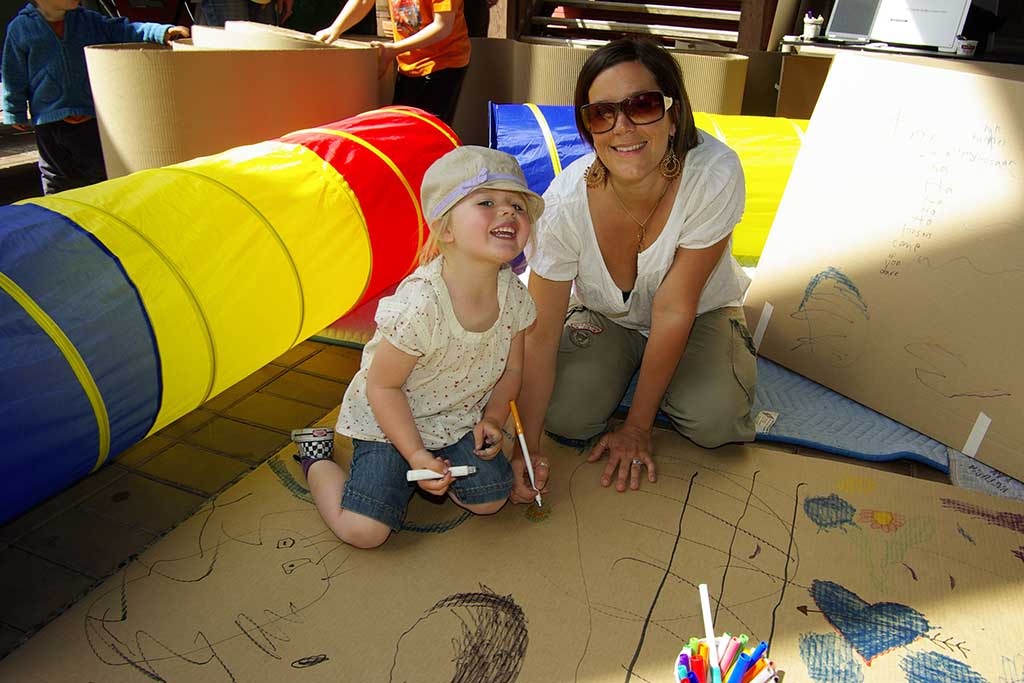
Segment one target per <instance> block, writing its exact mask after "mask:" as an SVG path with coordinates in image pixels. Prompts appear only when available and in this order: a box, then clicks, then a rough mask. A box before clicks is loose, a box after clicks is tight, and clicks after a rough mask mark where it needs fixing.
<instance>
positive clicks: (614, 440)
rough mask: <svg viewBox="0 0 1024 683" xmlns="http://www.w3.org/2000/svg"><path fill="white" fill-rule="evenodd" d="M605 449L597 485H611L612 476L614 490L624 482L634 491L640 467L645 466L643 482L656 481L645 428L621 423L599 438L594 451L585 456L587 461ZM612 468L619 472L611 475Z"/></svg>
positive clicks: (618, 489) (648, 434)
mask: <svg viewBox="0 0 1024 683" xmlns="http://www.w3.org/2000/svg"><path fill="white" fill-rule="evenodd" d="M606 451H607V453H608V464H607V465H605V467H604V472H602V473H601V486H611V483H612V477H613V476H614V477H615V479H616V482H615V489H616V490H617V491H618V492H619V493H622V492H623V491H625V490H626V482H627V481H628V482H629V488H631V489H632V490H634V491H636V490H637V489H638V488H640V470H641V469H642V468H644V467H646V468H647V481H649V482H651V483H654V482H655V481H657V480H658V477H657V474H656V473H655V471H654V460H653V459H652V457H651V456H652V455H653V454H654V446H653V444H652V443H651V432H650V431H649V430H643V429H639V428H637V427H631V426H629V425H627V424H623V425H622V426H621V427H619V428H618V429H616V430H614V431H611V432H608V433H607V434H605V435H604V436H602V437H601V440H600V441H598V442H597V445H596V446H594V450H592V451H591V452H590V455H589V456H587V462H597V461H598V460H600V459H601V456H603V455H604V454H605V452H606ZM616 469H618V471H619V472H618V475H616V474H615V470H616Z"/></svg>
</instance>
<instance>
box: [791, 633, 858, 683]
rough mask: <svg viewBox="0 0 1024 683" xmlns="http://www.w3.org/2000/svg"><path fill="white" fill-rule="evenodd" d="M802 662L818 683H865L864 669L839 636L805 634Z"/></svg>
mask: <svg viewBox="0 0 1024 683" xmlns="http://www.w3.org/2000/svg"><path fill="white" fill-rule="evenodd" d="M800 659H802V660H803V662H804V666H806V667H807V673H808V674H809V675H810V677H811V678H812V679H814V681H815V682H816V683H862V682H863V680H864V666H863V665H862V664H861V663H860V662H858V661H857V659H856V658H855V657H854V656H853V647H851V646H850V643H849V642H847V641H846V640H844V639H842V638H840V637H839V636H838V635H836V634H835V633H801V634H800Z"/></svg>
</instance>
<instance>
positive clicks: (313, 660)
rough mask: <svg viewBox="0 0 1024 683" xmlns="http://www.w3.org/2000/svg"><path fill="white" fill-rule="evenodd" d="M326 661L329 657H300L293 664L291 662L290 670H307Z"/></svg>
mask: <svg viewBox="0 0 1024 683" xmlns="http://www.w3.org/2000/svg"><path fill="white" fill-rule="evenodd" d="M326 661H329V657H328V656H327V655H323V654H321V655H310V656H309V657H302V658H301V659H296V660H295V661H294V662H292V668H293V669H308V668H309V667H311V666H316V665H317V664H323V663H324V662H326Z"/></svg>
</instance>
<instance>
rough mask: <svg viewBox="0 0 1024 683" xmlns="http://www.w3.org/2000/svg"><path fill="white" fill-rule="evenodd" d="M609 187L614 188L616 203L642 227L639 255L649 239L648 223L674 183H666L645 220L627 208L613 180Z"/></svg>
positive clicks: (638, 232)
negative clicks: (646, 239) (646, 238)
mask: <svg viewBox="0 0 1024 683" xmlns="http://www.w3.org/2000/svg"><path fill="white" fill-rule="evenodd" d="M608 185H609V187H611V188H612V194H613V195H614V196H615V201H617V202H618V203H619V206H620V207H621V208H622V210H623V211H625V212H626V215H627V216H629V217H630V218H631V219H632V220H633V222H634V223H636V224H637V225H639V226H640V227H639V229H638V230H637V231H636V253H638V254H639V253H640V252H641V251H643V250H644V238H645V237H647V223H648V222H649V221H650V220H651V216H653V215H654V212H655V211H657V210H658V207H659V206H661V200H662V199H664V198H665V195H666V194H668V188H669V187H670V186H671V185H672V181H671V180H669V181H667V182H666V183H665V188H664V189H663V190H662V191H661V194H659V195H658V200H657V201H656V202H654V206H652V207H651V210H650V211H649V212H647V217H646V218H644V219H643V220H640V219H639V218H637V217H636V216H634V215H633V213H632V212H631V211H630V210H629V209H627V208H626V203H625V202H624V201H622V197H620V196H619V192H618V190H616V189H615V183H614V182H612V181H611V179H609V180H608Z"/></svg>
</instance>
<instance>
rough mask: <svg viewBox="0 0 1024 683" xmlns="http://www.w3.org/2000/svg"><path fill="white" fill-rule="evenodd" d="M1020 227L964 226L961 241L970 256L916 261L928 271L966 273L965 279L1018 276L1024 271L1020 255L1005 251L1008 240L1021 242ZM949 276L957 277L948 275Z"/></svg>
mask: <svg viewBox="0 0 1024 683" xmlns="http://www.w3.org/2000/svg"><path fill="white" fill-rule="evenodd" d="M1022 228H1024V226H1022V225H1021V224H1019V223H1011V222H1008V221H1001V222H998V223H986V224H982V225H964V226H962V227H961V230H962V231H963V233H965V235H964V238H963V239H966V240H969V244H970V251H971V253H970V254H969V255H966V254H965V255H963V256H956V257H953V258H944V259H942V260H941V261H939V260H938V259H932V258H929V257H927V256H920V257H918V259H917V261H918V263H920V264H921V265H923V266H925V267H927V268H929V269H931V270H941V269H944V268H950V269H960V270H962V269H968V270H969V271H971V272H969V273H966V275H967V276H968V277H972V276H974V275H982V276H1000V275H1011V276H1012V275H1021V274H1024V268H1022V267H1021V266H1020V263H1019V261H1020V259H1019V258H1018V256H1019V251H1018V250H1017V249H1013V248H1007V247H1008V244H1007V241H1008V240H1014V239H1020V238H1019V236H1020V235H1021V234H1022V232H1021V229H1022ZM949 275H950V276H954V275H956V274H955V273H949Z"/></svg>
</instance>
